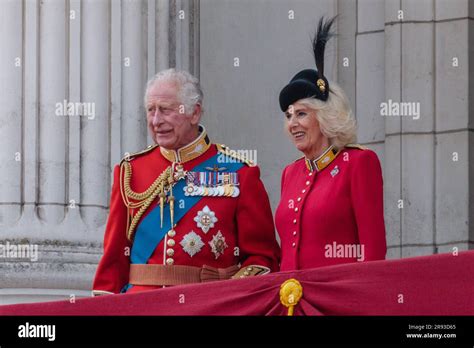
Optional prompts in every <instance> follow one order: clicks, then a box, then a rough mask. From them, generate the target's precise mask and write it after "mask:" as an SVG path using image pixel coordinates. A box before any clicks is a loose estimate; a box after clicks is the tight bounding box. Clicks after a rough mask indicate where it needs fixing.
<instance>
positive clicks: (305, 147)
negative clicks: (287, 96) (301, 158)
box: [285, 102, 327, 158]
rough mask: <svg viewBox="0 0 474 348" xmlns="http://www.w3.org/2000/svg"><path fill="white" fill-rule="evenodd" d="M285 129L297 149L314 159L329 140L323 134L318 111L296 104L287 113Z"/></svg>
mask: <svg viewBox="0 0 474 348" xmlns="http://www.w3.org/2000/svg"><path fill="white" fill-rule="evenodd" d="M285 118H286V121H285V129H286V131H287V133H288V136H289V137H290V139H291V141H292V142H293V144H295V146H296V148H297V149H298V150H299V151H301V152H303V153H304V154H305V156H306V157H308V158H313V157H314V156H316V155H317V152H318V150H320V148H321V146H323V145H324V144H325V143H326V141H327V138H326V137H325V136H324V135H323V134H322V133H321V129H320V128H319V122H318V120H317V118H316V111H315V110H313V109H310V108H309V107H307V106H304V105H302V104H301V103H300V102H295V103H293V104H292V105H290V107H289V108H288V110H287V111H286V112H285Z"/></svg>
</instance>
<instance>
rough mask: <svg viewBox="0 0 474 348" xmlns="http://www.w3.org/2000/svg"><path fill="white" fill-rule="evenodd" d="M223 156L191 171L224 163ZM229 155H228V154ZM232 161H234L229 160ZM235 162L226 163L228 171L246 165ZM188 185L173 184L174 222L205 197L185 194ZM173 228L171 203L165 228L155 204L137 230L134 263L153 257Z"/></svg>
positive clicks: (167, 209) (133, 247) (132, 259)
mask: <svg viewBox="0 0 474 348" xmlns="http://www.w3.org/2000/svg"><path fill="white" fill-rule="evenodd" d="M219 156H222V154H221V153H217V154H216V155H214V156H212V157H211V158H210V159H208V160H207V161H205V162H203V163H200V164H199V165H197V166H196V167H194V168H193V169H192V170H190V171H194V172H205V171H209V170H206V167H211V168H212V167H214V165H222V163H218V157H219ZM226 157H227V156H226ZM227 162H232V161H227ZM234 162H235V163H225V167H226V172H236V171H238V170H239V169H240V168H242V166H243V165H244V164H243V163H242V162H239V161H235V159H234ZM185 186H186V180H180V181H178V182H177V183H176V184H175V185H174V186H173V195H174V197H175V204H174V223H175V224H177V223H178V221H179V220H181V218H183V217H184V216H185V215H186V213H187V212H188V211H189V210H190V209H191V208H192V207H193V206H194V205H196V203H198V202H199V201H200V200H201V199H202V198H203V197H202V196H185V195H184V190H183V189H184V187H185ZM181 200H183V201H184V207H180V205H181V204H180V202H181ZM170 229H171V221H170V207H169V204H165V207H164V215H163V228H160V206H159V205H155V207H154V208H153V210H152V211H151V212H150V213H149V214H148V215H146V216H145V217H144V218H143V219H142V221H141V222H140V223H139V224H138V226H137V230H136V232H135V239H134V242H133V246H132V251H131V255H130V262H131V263H132V264H137V263H138V264H146V263H147V262H148V259H149V258H150V257H151V255H152V254H153V252H154V251H155V249H156V248H157V246H158V244H160V242H161V240H162V239H163V238H164V236H165V235H166V233H168V231H169V230H170Z"/></svg>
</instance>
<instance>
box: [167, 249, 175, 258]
mask: <svg viewBox="0 0 474 348" xmlns="http://www.w3.org/2000/svg"><path fill="white" fill-rule="evenodd" d="M166 254H167V255H168V256H173V255H174V250H173V249H168V250H166Z"/></svg>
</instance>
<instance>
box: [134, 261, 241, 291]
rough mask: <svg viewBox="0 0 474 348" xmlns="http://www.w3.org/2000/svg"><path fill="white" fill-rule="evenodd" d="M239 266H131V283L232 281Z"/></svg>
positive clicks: (170, 283) (177, 283) (165, 283)
mask: <svg viewBox="0 0 474 348" xmlns="http://www.w3.org/2000/svg"><path fill="white" fill-rule="evenodd" d="M238 270H239V267H238V266H237V265H234V266H231V267H228V268H214V267H210V266H207V265H204V266H202V267H193V266H183V265H173V266H168V265H155V264H151V265H147V264H132V265H130V276H129V283H130V284H133V285H152V286H162V285H180V284H190V283H201V282H210V281H215V280H225V279H230V278H231V277H232V276H233V275H234V274H235V273H237V271H238Z"/></svg>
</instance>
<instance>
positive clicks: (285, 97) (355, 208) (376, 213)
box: [275, 19, 386, 271]
mask: <svg viewBox="0 0 474 348" xmlns="http://www.w3.org/2000/svg"><path fill="white" fill-rule="evenodd" d="M333 20H334V19H332V20H329V21H327V22H326V23H323V19H321V21H320V22H319V27H318V32H317V34H316V37H315V38H314V40H313V50H314V55H315V60H316V66H317V70H313V69H306V70H303V71H300V72H299V73H298V74H296V75H295V76H294V77H293V79H292V80H291V81H290V83H289V84H288V85H286V86H285V87H284V88H283V90H282V91H281V93H280V107H281V109H282V111H283V112H285V118H286V120H285V129H286V131H287V133H288V135H289V137H290V139H291V140H292V142H293V143H294V145H295V146H296V148H297V149H298V150H299V151H301V152H302V153H303V154H304V157H303V158H300V159H299V160H297V161H295V162H294V163H291V164H290V165H288V166H287V167H286V168H285V169H284V171H283V174H282V178H281V200H280V204H279V205H278V208H277V211H276V217H275V222H276V227H277V230H278V233H279V235H280V239H281V251H282V259H281V271H288V270H296V269H305V268H315V267H321V266H327V265H335V264H341V263H348V262H358V261H371V260H383V259H384V258H385V253H386V242H385V225H384V218H383V181H382V171H381V167H380V162H379V160H378V158H377V155H376V154H375V152H373V151H371V150H368V149H366V148H364V147H362V146H360V145H356V144H351V143H353V142H354V140H355V135H356V125H355V120H354V118H353V115H352V112H351V110H350V106H349V102H348V100H347V98H346V96H345V95H344V92H343V91H342V89H341V88H340V87H339V86H337V85H336V84H335V83H333V82H331V84H329V82H328V80H327V79H326V78H325V77H324V74H323V73H324V64H323V61H324V47H325V44H326V42H327V40H328V39H329V38H330V36H331V34H330V28H331V25H332V23H333Z"/></svg>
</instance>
